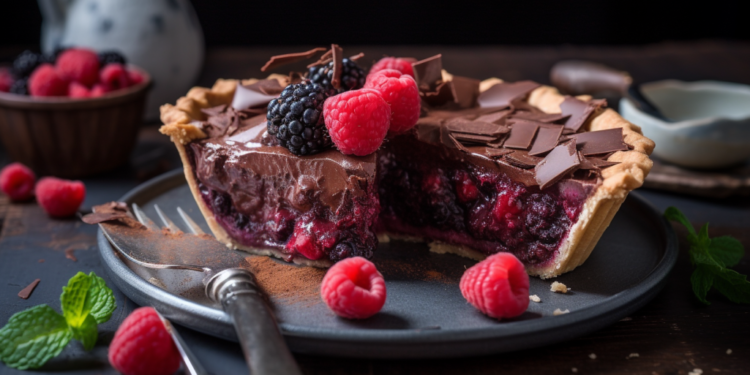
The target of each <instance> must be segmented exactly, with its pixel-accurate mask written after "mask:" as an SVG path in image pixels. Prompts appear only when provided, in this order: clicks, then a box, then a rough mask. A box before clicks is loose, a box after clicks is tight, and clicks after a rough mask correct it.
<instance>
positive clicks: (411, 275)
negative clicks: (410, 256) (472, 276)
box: [374, 259, 458, 284]
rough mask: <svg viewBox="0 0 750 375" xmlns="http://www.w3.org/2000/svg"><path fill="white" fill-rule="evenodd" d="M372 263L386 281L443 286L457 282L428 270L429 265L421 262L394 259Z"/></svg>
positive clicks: (433, 270)
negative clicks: (422, 282)
mask: <svg viewBox="0 0 750 375" xmlns="http://www.w3.org/2000/svg"><path fill="white" fill-rule="evenodd" d="M374 262H375V266H376V267H377V268H378V271H380V273H382V274H383V277H385V279H386V280H394V279H402V280H420V281H435V282H440V283H445V284H450V283H454V284H455V283H457V282H458V281H457V280H454V278H452V277H450V276H448V275H446V274H444V273H442V272H440V271H438V270H435V269H430V268H428V267H429V264H425V263H422V262H416V263H415V262H408V261H404V260H394V259H378V260H375V261H374Z"/></svg>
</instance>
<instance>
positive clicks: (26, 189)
mask: <svg viewBox="0 0 750 375" xmlns="http://www.w3.org/2000/svg"><path fill="white" fill-rule="evenodd" d="M35 182H36V176H35V175H34V172H32V171H31V169H29V168H27V167H26V166H25V165H23V164H21V163H12V164H9V165H7V166H6V167H5V168H3V170H2V171H0V189H1V190H2V191H3V193H5V195H7V196H8V197H9V198H10V199H11V200H14V201H24V200H27V199H29V198H31V197H32V196H33V195H34V183H35Z"/></svg>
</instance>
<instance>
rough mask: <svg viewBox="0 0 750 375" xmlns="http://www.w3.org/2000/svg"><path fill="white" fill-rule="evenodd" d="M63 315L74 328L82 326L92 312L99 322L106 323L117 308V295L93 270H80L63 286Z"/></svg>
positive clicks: (61, 299) (61, 300) (61, 297)
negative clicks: (87, 273) (88, 271)
mask: <svg viewBox="0 0 750 375" xmlns="http://www.w3.org/2000/svg"><path fill="white" fill-rule="evenodd" d="M60 303H61V304H62V309H63V315H64V316H65V320H67V321H68V324H70V326H71V327H73V328H80V327H81V326H82V325H83V323H84V320H85V319H86V317H87V316H88V315H89V314H90V315H92V316H93V317H94V319H95V320H96V322H97V323H104V322H106V321H107V320H109V318H110V317H111V316H112V312H113V311H114V310H115V307H116V306H115V296H114V293H113V292H112V290H111V289H109V288H108V287H107V285H106V284H105V283H104V280H103V279H102V278H101V277H99V276H96V274H95V273H93V272H91V273H90V274H89V275H86V274H85V273H83V272H79V273H78V274H76V275H75V276H73V278H71V279H70V281H68V286H65V287H63V294H62V295H61V296H60Z"/></svg>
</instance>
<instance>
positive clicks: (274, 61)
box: [260, 47, 326, 72]
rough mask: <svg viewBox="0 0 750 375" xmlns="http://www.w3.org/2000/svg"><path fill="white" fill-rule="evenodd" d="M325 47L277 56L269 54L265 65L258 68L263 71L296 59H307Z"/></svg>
mask: <svg viewBox="0 0 750 375" xmlns="http://www.w3.org/2000/svg"><path fill="white" fill-rule="evenodd" d="M325 50H326V49H325V48H323V47H318V48H313V49H311V50H309V51H306V52H297V53H288V54H285V55H277V56H271V59H270V60H268V62H267V63H266V65H263V67H262V68H260V71H261V72H265V71H266V70H269V69H274V68H278V67H280V66H282V65H286V64H291V63H295V62H297V61H302V60H307V59H309V58H312V57H313V56H315V55H316V54H317V53H319V52H323V51H325Z"/></svg>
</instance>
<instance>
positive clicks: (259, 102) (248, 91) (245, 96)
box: [232, 79, 281, 110]
mask: <svg viewBox="0 0 750 375" xmlns="http://www.w3.org/2000/svg"><path fill="white" fill-rule="evenodd" d="M263 81H273V82H276V83H275V85H276V86H278V87H279V88H281V86H280V85H279V81H277V80H275V79H265V80H263ZM276 86H274V84H273V83H272V82H263V83H261V82H260V81H258V82H256V83H254V84H252V85H250V86H242V85H237V89H236V90H235V91H234V97H233V98H232V108H234V109H237V110H242V109H245V108H252V107H258V106H264V105H267V104H268V103H270V102H271V100H274V99H276V98H277V97H278V96H279V94H281V90H278V94H265V93H263V92H261V91H260V90H261V87H263V89H264V90H268V91H269V92H275V91H276V88H275V87H276Z"/></svg>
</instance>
